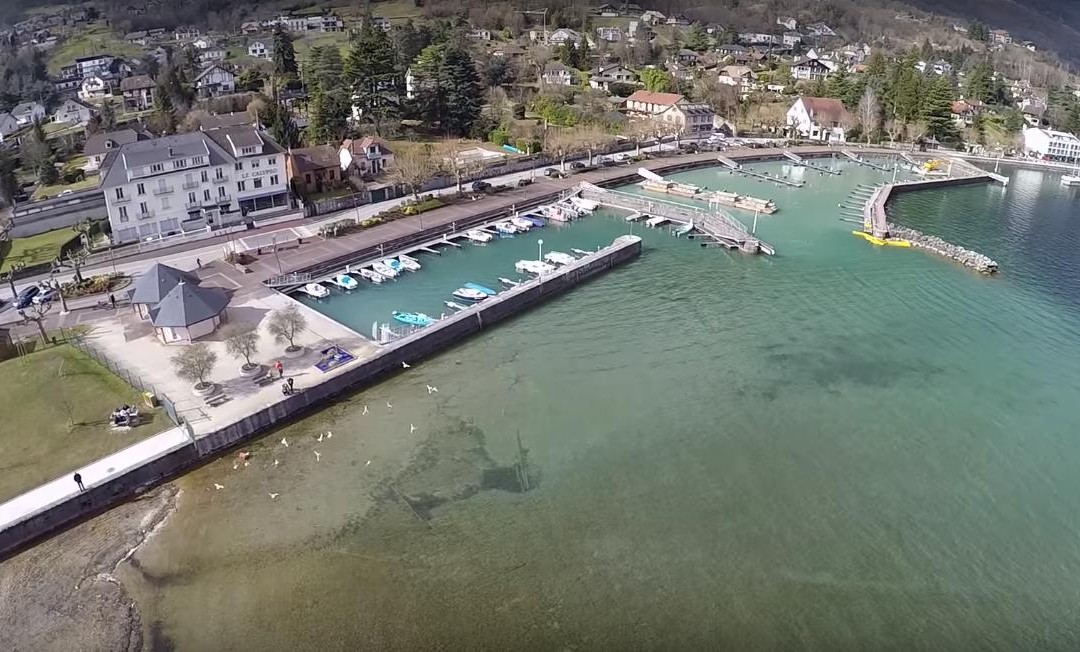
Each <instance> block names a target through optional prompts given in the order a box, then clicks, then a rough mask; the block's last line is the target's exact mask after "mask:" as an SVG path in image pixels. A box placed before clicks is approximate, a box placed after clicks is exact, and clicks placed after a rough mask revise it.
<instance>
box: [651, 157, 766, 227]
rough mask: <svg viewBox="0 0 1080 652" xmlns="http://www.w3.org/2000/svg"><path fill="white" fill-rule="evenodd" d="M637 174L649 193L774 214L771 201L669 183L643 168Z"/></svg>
mask: <svg viewBox="0 0 1080 652" xmlns="http://www.w3.org/2000/svg"><path fill="white" fill-rule="evenodd" d="M637 173H638V175H640V176H642V177H644V178H645V181H643V182H641V187H642V188H644V189H645V190H649V191H651V192H659V193H664V194H668V195H675V196H676V197H686V198H689V199H702V200H705V201H707V202H709V204H710V205H712V204H716V205H718V206H727V207H729V208H740V209H742V210H746V211H751V212H755V213H765V214H766V215H772V214H773V213H775V212H776V203H775V202H774V201H772V200H771V199H761V198H759V197H751V196H750V195H740V194H738V193H734V192H727V191H724V190H703V189H702V188H699V187H697V186H695V185H691V184H689V183H678V182H676V181H670V180H668V179H665V178H664V177H662V176H660V175H658V174H656V173H655V172H652V171H650V170H646V169H645V168H638V171H637Z"/></svg>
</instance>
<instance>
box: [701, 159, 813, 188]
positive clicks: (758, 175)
mask: <svg viewBox="0 0 1080 652" xmlns="http://www.w3.org/2000/svg"><path fill="white" fill-rule="evenodd" d="M716 160H717V161H720V165H723V166H724V167H726V168H727V169H729V170H731V172H732V173H733V174H741V175H743V176H744V177H750V178H753V179H759V180H761V181H771V182H773V183H778V184H781V185H784V186H789V187H791V188H802V187H803V185H805V184H804V183H803V182H802V181H792V180H791V179H785V178H784V177H778V176H776V175H773V174H768V173H767V172H758V171H757V170H750V169H747V168H744V167H743V166H742V165H739V164H738V163H736V162H735V161H733V160H731V159H729V158H728V157H726V156H718V157H716Z"/></svg>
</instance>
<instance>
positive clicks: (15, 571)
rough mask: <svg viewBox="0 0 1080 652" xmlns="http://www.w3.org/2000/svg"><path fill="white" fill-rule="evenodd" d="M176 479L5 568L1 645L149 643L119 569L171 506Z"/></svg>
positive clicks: (0, 571) (1, 573) (0, 572)
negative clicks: (117, 572) (116, 571)
mask: <svg viewBox="0 0 1080 652" xmlns="http://www.w3.org/2000/svg"><path fill="white" fill-rule="evenodd" d="M177 496H178V490H177V488H176V486H175V485H173V484H167V485H162V486H160V487H157V488H155V489H153V490H151V491H149V492H147V493H145V494H143V495H142V496H140V497H139V498H137V499H135V500H131V501H128V502H126V503H124V504H122V505H120V506H118V507H116V508H115V509H112V510H110V511H108V512H106V513H105V514H102V515H100V516H98V517H96V518H93V519H91V520H89V521H86V522H85V523H82V524H80V525H77V526H76V527H73V528H71V529H70V530H68V531H66V532H63V533H62V534H59V535H57V536H55V537H53V538H51V539H49V540H47V541H45V542H43V543H41V544H39V545H37V546H35V547H33V548H30V549H29V550H26V551H25V552H22V553H20V554H19V555H16V556H15V557H13V558H11V559H9V560H7V561H5V562H4V564H3V566H2V567H0V649H3V650H122V651H125V652H134V651H136V650H142V649H144V648H145V645H144V643H145V642H144V639H143V627H142V621H141V617H140V613H139V608H138V606H137V605H136V604H135V601H134V600H133V599H132V598H131V596H130V595H129V594H128V592H127V591H126V590H125V589H124V586H123V585H122V584H121V583H120V582H119V581H117V579H116V578H115V577H114V575H113V572H114V571H115V570H116V567H117V566H118V565H119V564H120V563H122V562H123V561H124V560H125V559H127V558H129V557H130V556H131V555H132V554H133V553H134V552H135V551H136V550H137V549H138V547H139V546H140V545H142V544H143V542H145V541H146V540H147V538H149V537H150V536H152V535H153V533H154V532H155V531H157V529H158V528H159V527H160V526H161V525H162V523H164V522H165V519H166V518H167V517H168V515H169V514H170V513H171V512H172V511H173V509H174V507H175V505H176V501H177Z"/></svg>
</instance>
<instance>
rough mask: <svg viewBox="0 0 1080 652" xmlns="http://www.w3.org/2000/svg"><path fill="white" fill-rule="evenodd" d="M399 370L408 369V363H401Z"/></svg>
mask: <svg viewBox="0 0 1080 652" xmlns="http://www.w3.org/2000/svg"><path fill="white" fill-rule="evenodd" d="M401 368H402V369H408V368H409V363H408V362H402V363H401Z"/></svg>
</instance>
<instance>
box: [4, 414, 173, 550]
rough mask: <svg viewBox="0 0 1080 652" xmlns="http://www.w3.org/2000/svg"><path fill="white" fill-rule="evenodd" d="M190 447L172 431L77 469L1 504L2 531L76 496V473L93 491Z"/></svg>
mask: <svg viewBox="0 0 1080 652" xmlns="http://www.w3.org/2000/svg"><path fill="white" fill-rule="evenodd" d="M189 444H191V440H190V439H189V438H188V436H187V433H186V432H184V429H183V428H173V429H171V430H166V431H165V432H162V433H158V434H156V435H154V436H153V437H150V438H148V439H144V440H142V441H140V442H139V443H137V444H132V445H131V446H128V447H127V448H125V449H123V450H119V451H117V452H115V453H113V454H112V455H109V456H107V457H103V458H101V459H99V460H97V461H95V462H91V463H90V464H87V465H86V466H83V467H81V468H78V469H74V470H73V471H72V472H71V473H69V474H67V475H65V476H63V477H61V478H57V479H55V480H52V481H50V482H46V483H45V484H43V485H41V486H40V487H37V488H36V489H32V490H30V491H28V492H26V493H24V494H22V495H20V496H16V497H15V498H12V499H11V500H9V501H7V502H6V503H3V504H0V530H3V529H6V528H8V527H10V526H12V525H14V524H15V523H18V522H20V521H23V520H25V519H27V518H30V517H31V516H34V515H35V514H38V513H40V512H43V511H45V510H47V509H49V508H51V507H53V506H55V505H58V504H60V503H62V502H64V501H66V500H70V499H72V498H74V497H75V496H77V495H78V494H79V493H80V492H79V487H78V486H77V485H76V484H75V480H74V479H73V478H74V475H75V473H76V472H78V473H79V474H80V475H82V481H83V485H84V486H85V487H86V488H87V489H90V488H91V487H93V486H95V485H97V484H100V483H102V482H105V481H107V480H111V479H113V478H116V477H119V476H120V475H123V474H124V473H125V472H127V471H130V470H131V469H134V468H136V467H139V466H142V465H143V464H146V463H147V462H150V461H153V460H155V459H157V458H159V457H161V456H163V455H167V454H169V453H171V452H173V451H175V450H177V449H179V448H182V447H184V446H187V445H189Z"/></svg>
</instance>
